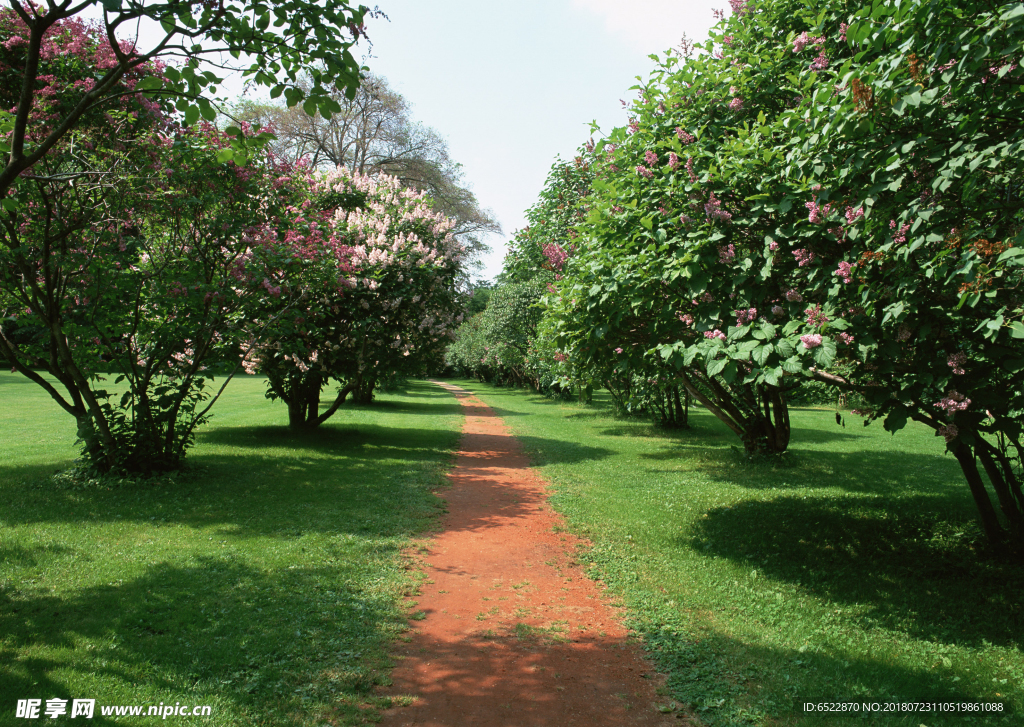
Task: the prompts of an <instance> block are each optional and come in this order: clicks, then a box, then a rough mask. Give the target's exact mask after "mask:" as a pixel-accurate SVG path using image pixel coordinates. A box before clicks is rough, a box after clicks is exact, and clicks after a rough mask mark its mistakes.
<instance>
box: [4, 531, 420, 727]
mask: <svg viewBox="0 0 1024 727" xmlns="http://www.w3.org/2000/svg"><path fill="white" fill-rule="evenodd" d="M394 547H397V546H394ZM395 555H396V553H394V552H385V550H383V549H377V550H375V551H374V552H373V553H372V555H367V557H365V558H362V559H351V558H349V559H346V558H339V559H338V560H337V561H336V562H333V563H331V564H330V565H323V566H320V567H315V566H306V565H302V564H301V563H300V564H298V566H297V567H295V568H293V569H287V570H276V571H267V570H264V569H262V568H259V569H255V568H252V567H249V566H247V565H245V564H242V563H239V562H238V561H237V560H233V559H231V558H230V557H228V558H224V559H214V558H209V557H206V558H197V559H196V560H197V561H198V562H197V563H196V564H195V565H192V566H189V567H182V566H176V565H169V564H167V563H161V564H158V565H154V566H152V567H150V568H149V569H148V570H147V571H146V573H145V574H144V575H143V576H142V577H140V578H137V579H134V580H129V581H127V582H125V583H120V582H118V583H116V584H111V585H104V586H96V587H92V588H86V589H83V590H81V591H77V592H73V593H71V594H67V595H61V596H54V595H50V594H49V592H48V591H44V592H43V593H38V592H35V593H32V592H29V593H25V594H16V595H13V596H12V594H10V593H8V592H5V591H4V590H3V589H2V588H0V634H3V641H2V642H0V694H5V695H8V696H9V697H11V698H12V699H13V698H14V697H18V698H23V699H25V698H42V699H44V700H45V699H50V698H53V697H59V698H62V699H74V698H83V697H89V698H96V699H97V708H96V711H95V717H94V719H95V723H96V724H99V725H102V724H109V725H112V724H115V721H114V720H113V719H111V718H105V717H103V716H101V714H100V709H99V705H101V704H104V703H114V704H118V703H122V704H123V703H132V702H135V703H136V704H138V703H139V702H140V701H145V698H147V697H148V699H149V700H150V703H152V704H156V703H157V702H158V701H163V702H165V703H170V704H173V703H174V702H175V701H181V702H182V703H186V704H213V705H217V706H215V707H214V719H215V720H216V718H217V711H219V710H223V709H224V707H225V706H226V705H224V702H225V701H226V702H230V703H232V704H233V705H234V709H233V710H232V711H234V712H235V715H236V716H238V713H239V712H241V713H243V714H247V715H248V716H249V718H251V719H253V720H254V722H253V723H255V720H256V719H257V718H258V720H259V721H261V722H262V721H263V720H266V719H268V718H269V719H270V723H274V724H292V723H293V722H295V723H297V722H300V721H301V722H302V723H303V724H305V723H306V720H305V719H302V720H294V719H293V715H294V714H296V713H304V715H306V716H308V715H309V714H310V713H311V712H312V713H314V714H316V713H322V714H320V715H319V716H320V720H321V721H327V722H330V723H332V724H333V723H335V719H336V718H337V717H339V716H340V713H341V712H346V713H347V714H348V715H349V716H350V717H351V715H352V714H358V712H359V710H358V709H357V704H358V703H360V702H363V701H365V700H366V699H367V697H368V696H370V690H371V689H372V688H373V686H374V685H375V684H376V683H378V682H380V681H383V679H382V676H381V673H380V672H378V671H377V669H378V668H380V667H381V659H382V657H383V653H382V652H381V647H382V644H383V643H385V642H386V641H387V640H389V639H390V638H393V637H394V635H395V634H396V633H397V632H398V631H399V630H400V629H401V628H402V627H403V626H404V623H405V622H404V618H403V617H402V615H401V614H400V613H397V612H396V611H395V610H394V608H393V606H392V598H393V597H392V596H391V595H390V594H385V593H380V594H377V595H373V594H367V593H366V592H364V591H361V590H359V589H357V588H352V587H351V586H350V584H352V583H357V582H359V579H360V578H365V576H364V575H363V574H362V573H360V572H359V571H361V570H365V569H367V568H373V567H379V565H373V564H371V565H367V561H372V560H381V561H384V560H387V559H390V558H394V557H395ZM353 560H355V561H356V562H351V561H353ZM83 641H87V642H89V643H90V644H91V646H90V647H89V648H88V649H87V648H85V647H84V646H83V644H82V642H83ZM362 656H368V657H369V659H361V658H359V657H362ZM90 675H94V676H96V677H99V678H100V679H102V684H104V686H105V687H108V688H109V689H108V691H107V692H106V693H103V694H100V693H91V694H83V693H81V691H72V690H73V689H74V687H73V686H69V685H79V689H80V685H81V684H82V683H83V681H86V683H88V682H87V680H88V679H89V678H90ZM140 689H141V690H143V691H142V694H145V697H144V698H143V699H141V700H140V691H139V690H140ZM118 690H120V691H119V693H112V691H113V692H117V691H118ZM339 697H340V699H339ZM8 706H10V708H11V709H13V704H12V705H5V706H4V709H5V710H6V709H7V707H8ZM222 719H223V717H222ZM239 721H240V722H241V721H244V720H239ZM186 723H188V720H186ZM204 723H205V722H204ZM346 723H349V722H346Z"/></svg>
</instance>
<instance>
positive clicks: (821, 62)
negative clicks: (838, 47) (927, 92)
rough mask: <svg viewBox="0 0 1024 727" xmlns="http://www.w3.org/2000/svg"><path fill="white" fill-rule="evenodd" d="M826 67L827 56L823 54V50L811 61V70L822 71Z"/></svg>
mask: <svg viewBox="0 0 1024 727" xmlns="http://www.w3.org/2000/svg"><path fill="white" fill-rule="evenodd" d="M826 68H828V56H826V55H825V51H821V52H819V53H818V57H817V58H815V59H814V60H813V61H811V70H812V71H824V70H825V69H826Z"/></svg>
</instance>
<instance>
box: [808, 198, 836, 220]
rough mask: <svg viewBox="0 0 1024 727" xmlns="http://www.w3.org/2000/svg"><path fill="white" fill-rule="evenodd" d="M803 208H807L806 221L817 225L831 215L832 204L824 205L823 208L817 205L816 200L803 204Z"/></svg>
mask: <svg viewBox="0 0 1024 727" xmlns="http://www.w3.org/2000/svg"><path fill="white" fill-rule="evenodd" d="M804 207H806V208H807V221H808V222H813V223H815V224H819V223H821V222H824V221H825V220H826V219H827V218H828V216H829V215H830V214H831V213H832V203H831V202H830V203H828V204H826V205H825V206H824V207H821V206H819V205H818V202H817V200H812V201H810V202H804Z"/></svg>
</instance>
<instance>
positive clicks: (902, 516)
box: [680, 495, 1024, 648]
mask: <svg viewBox="0 0 1024 727" xmlns="http://www.w3.org/2000/svg"><path fill="white" fill-rule="evenodd" d="M944 500H945V502H943V501H944ZM943 505H948V506H950V507H952V505H953V503H951V502H949V501H948V498H945V497H943V496H942V495H934V496H929V495H917V496H908V497H904V498H900V499H898V500H894V499H888V498H886V499H882V498H878V499H865V498H859V497H835V498H829V499H825V498H806V497H794V496H787V497H780V498H776V499H774V500H771V501H766V502H765V501H754V500H748V501H745V502H740V503H738V504H736V505H735V506H733V507H719V508H715V509H712V510H710V511H709V512H708V513H707V514H706V517H705V518H703V519H700V520H697V521H696V522H695V524H694V530H693V532H692V538H691V539H690V540H689V541H687V542H681V543H680V544H681V545H685V546H689V547H692V548H694V549H696V550H699V551H702V552H705V553H709V554H714V555H717V556H720V557H723V558H728V559H729V560H732V561H734V562H736V563H740V564H743V565H745V566H750V567H754V568H756V569H757V571H758V572H759V573H763V574H764V575H766V576H769V577H771V578H777V579H779V580H783V581H788V582H790V583H795V584H799V585H800V586H801V587H802V588H803V589H806V590H807V591H808V592H809V593H811V594H814V595H816V596H819V597H822V598H827V599H830V600H832V601H834V602H836V603H841V604H850V605H853V604H859V605H860V606H867V607H868V609H867V611H866V612H864V613H862V614H861V615H859V616H852V617H851V618H853V619H855V620H857V621H860V622H861V623H860V624H859V625H860V627H861V628H865V629H866V628H871V627H872V626H881V627H884V628H888V629H893V630H898V631H902V632H905V633H908V634H911V635H913V636H915V637H916V638H919V639H925V640H929V639H930V640H935V641H942V642H945V643H951V644H959V645H964V646H982V645H983V644H984V642H986V641H987V642H990V643H992V644H997V645H1001V646H1015V647H1017V648H1021V647H1022V646H1024V633H1022V631H1021V624H1022V623H1024V608H1022V604H1021V602H1020V599H1019V598H1017V597H1016V596H1015V595H1012V594H1020V593H1021V592H1022V591H1024V569H1022V568H1020V567H1019V566H1012V565H1004V564H1001V563H999V562H995V561H992V560H988V559H985V558H984V557H982V554H980V553H979V552H977V551H976V550H975V543H976V542H977V538H978V537H979V534H978V533H977V528H976V526H975V525H974V524H973V523H972V522H971V521H966V520H964V516H963V513H964V512H969V510H966V509H965V508H964V507H963V504H962V503H957V507H956V508H955V512H949V513H943V514H942V515H941V516H938V515H936V511H937V510H939V509H944V508H943V507H942V506H943Z"/></svg>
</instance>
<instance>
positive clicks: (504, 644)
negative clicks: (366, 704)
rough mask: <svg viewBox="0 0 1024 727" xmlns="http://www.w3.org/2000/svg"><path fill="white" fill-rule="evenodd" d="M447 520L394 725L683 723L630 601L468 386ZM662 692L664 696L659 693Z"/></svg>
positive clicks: (429, 544)
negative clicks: (630, 631)
mask: <svg viewBox="0 0 1024 727" xmlns="http://www.w3.org/2000/svg"><path fill="white" fill-rule="evenodd" d="M439 385H440V386H443V387H444V388H446V389H448V390H449V391H451V392H452V393H454V394H455V396H457V397H458V398H459V400H460V402H461V403H462V406H463V410H464V412H465V415H466V420H465V424H464V425H463V440H462V451H461V452H459V454H458V459H457V461H456V464H455V469H454V470H453V471H452V472H451V473H450V475H449V478H450V479H451V482H452V488H451V489H450V490H446V491H445V493H444V497H445V499H446V500H447V502H448V509H449V512H448V515H447V516H446V517H445V519H444V522H443V528H444V530H443V532H441V533H439V534H438V535H436V536H434V537H432V538H430V539H428V540H426V541H424V542H423V549H421V556H422V558H423V564H422V567H423V569H424V572H425V573H426V575H427V580H426V582H425V584H424V585H423V587H422V589H421V593H420V595H418V596H416V598H415V600H416V601H417V602H418V604H417V605H416V606H415V608H417V609H419V610H420V611H422V615H424V616H425V617H424V618H423V619H422V620H413V621H411V622H410V624H411V625H412V627H413V630H412V632H411V636H412V639H411V641H409V642H407V643H403V644H401V648H400V650H399V651H398V653H397V654H396V656H397V657H398V666H397V668H396V669H395V671H394V673H393V679H394V684H393V686H391V687H389V688H388V689H387V690H386V691H385V693H386V694H388V695H391V696H405V695H409V696H413V697H415V701H414V702H413V704H412V705H411V706H405V707H395V708H393V709H391V710H389V711H388V712H387V713H386V715H385V718H384V722H383V724H384V725H386V726H390V727H398V726H399V725H418V726H422V727H426V726H430V727H441V726H444V727H468V726H473V727H497V726H499V725H500V726H501V727H527V726H529V727H534V726H540V725H551V726H552V727H567V726H569V725H580V726H581V727H582V726H583V725H586V726H587V727H593V726H595V725H609V727H612V726H614V727H625V726H627V725H652V726H653V725H659V726H660V725H679V724H681V721H680V720H677V719H674V718H673V717H672V716H671V715H666V714H662V713H661V712H659V711H657V709H656V708H655V701H656V700H657V697H656V695H655V688H656V686H657V684H658V683H660V682H659V680H658V678H657V675H656V674H654V673H653V672H652V671H651V670H650V665H649V664H647V663H646V662H645V661H644V660H643V659H642V658H641V656H640V653H639V650H638V648H637V647H636V646H635V645H634V644H632V643H630V642H629V641H628V640H627V633H626V630H625V629H624V628H623V627H622V626H621V625H620V624H619V622H618V621H619V614H618V612H617V611H616V610H615V609H613V608H611V607H610V606H608V605H607V603H606V602H605V599H604V597H603V595H602V592H601V589H599V588H598V587H597V586H596V585H595V584H594V583H593V581H591V580H589V579H588V578H587V577H586V576H585V575H584V573H583V571H582V570H581V568H580V567H579V566H578V565H577V564H576V563H574V562H572V551H573V550H574V548H575V546H576V544H577V542H578V541H577V540H576V539H575V538H573V537H572V536H570V535H569V534H568V533H563V532H558V531H559V530H560V528H558V526H559V525H560V524H561V519H560V518H559V517H558V516H557V515H556V514H555V513H554V512H553V511H552V510H551V508H550V506H548V504H547V502H546V494H547V489H546V485H545V483H544V481H543V480H541V479H540V478H539V477H537V476H536V475H535V474H533V472H532V471H531V470H530V469H529V461H528V459H527V457H526V455H525V454H524V453H523V452H522V449H521V447H520V446H519V443H518V442H517V441H516V440H515V439H514V438H513V437H512V436H510V435H509V434H508V433H506V431H505V428H504V425H503V424H502V421H501V419H499V418H498V417H497V416H496V415H495V414H494V412H493V411H492V410H491V409H490V408H489V407H487V405H485V404H484V403H483V402H482V401H480V400H479V399H477V398H476V397H474V396H473V395H472V394H470V393H469V392H468V391H465V390H464V389H460V388H458V387H455V386H451V385H448V384H439ZM660 701H661V702H663V703H664V701H665V700H664V699H662V700H660Z"/></svg>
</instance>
